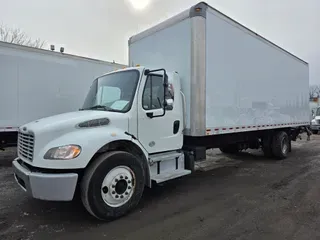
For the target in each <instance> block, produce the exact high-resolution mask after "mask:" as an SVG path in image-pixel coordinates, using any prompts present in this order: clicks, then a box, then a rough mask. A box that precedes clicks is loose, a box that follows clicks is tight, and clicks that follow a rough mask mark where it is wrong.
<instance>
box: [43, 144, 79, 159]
mask: <svg viewBox="0 0 320 240" xmlns="http://www.w3.org/2000/svg"><path fill="white" fill-rule="evenodd" d="M80 153H81V147H80V146H78V145H72V144H71V145H65V146H60V147H55V148H51V149H49V150H48V151H47V152H46V154H45V155H44V159H50V160H69V159H74V158H76V157H78V156H79V155H80Z"/></svg>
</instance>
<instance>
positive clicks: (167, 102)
mask: <svg viewBox="0 0 320 240" xmlns="http://www.w3.org/2000/svg"><path fill="white" fill-rule="evenodd" d="M165 107H166V110H172V109H173V99H172V98H169V99H166V100H165Z"/></svg>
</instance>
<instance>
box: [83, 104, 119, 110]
mask: <svg viewBox="0 0 320 240" xmlns="http://www.w3.org/2000/svg"><path fill="white" fill-rule="evenodd" d="M94 109H103V110H105V111H110V112H117V110H115V109H113V108H110V107H107V106H104V105H95V106H92V107H89V108H82V109H80V110H94Z"/></svg>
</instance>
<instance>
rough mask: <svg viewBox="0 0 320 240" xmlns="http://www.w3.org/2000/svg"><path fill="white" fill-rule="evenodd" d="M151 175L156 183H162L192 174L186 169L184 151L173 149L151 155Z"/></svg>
mask: <svg viewBox="0 0 320 240" xmlns="http://www.w3.org/2000/svg"><path fill="white" fill-rule="evenodd" d="M149 166H150V175H151V176H150V177H151V180H153V181H155V182H156V183H162V182H165V181H168V180H172V179H175V178H178V177H182V176H185V175H188V174H191V170H187V169H185V160H184V153H183V152H182V151H172V152H166V153H158V154H154V155H151V156H149Z"/></svg>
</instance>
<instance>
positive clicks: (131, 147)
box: [87, 140, 151, 187]
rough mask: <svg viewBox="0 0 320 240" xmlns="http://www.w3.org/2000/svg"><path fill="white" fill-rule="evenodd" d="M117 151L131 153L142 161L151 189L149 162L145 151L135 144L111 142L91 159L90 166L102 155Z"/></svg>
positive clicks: (123, 141)
mask: <svg viewBox="0 0 320 240" xmlns="http://www.w3.org/2000/svg"><path fill="white" fill-rule="evenodd" d="M116 150H117V151H125V152H128V153H131V154H133V155H134V156H136V157H137V158H138V159H141V160H142V164H143V168H144V170H145V180H146V181H145V182H146V185H147V186H148V187H151V181H150V172H149V166H148V161H147V159H146V157H145V155H144V153H143V151H142V150H141V149H140V147H138V146H137V145H136V144H134V143H133V142H131V141H127V140H120V141H114V142H110V143H108V144H106V145H104V146H103V147H101V148H100V149H99V150H98V151H97V152H96V153H95V154H94V156H93V157H92V158H91V160H90V162H89V164H88V166H89V165H90V164H91V163H92V162H93V161H94V159H96V158H97V156H99V155H101V154H102V153H105V152H111V151H116ZM88 166H87V167H88Z"/></svg>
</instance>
